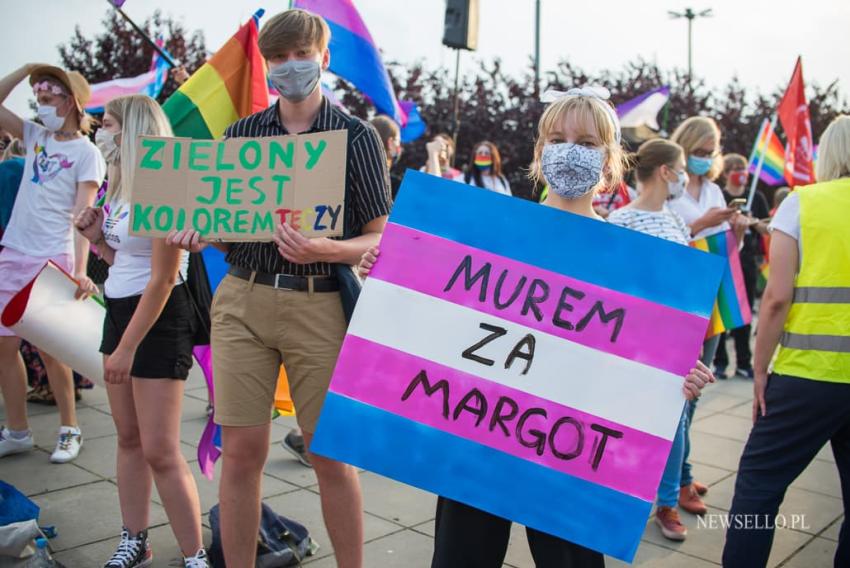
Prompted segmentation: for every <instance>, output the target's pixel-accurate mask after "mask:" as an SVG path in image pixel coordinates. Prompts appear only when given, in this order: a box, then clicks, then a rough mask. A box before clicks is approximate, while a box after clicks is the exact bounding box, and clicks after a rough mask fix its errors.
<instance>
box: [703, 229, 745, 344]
mask: <svg viewBox="0 0 850 568" xmlns="http://www.w3.org/2000/svg"><path fill="white" fill-rule="evenodd" d="M691 246H692V247H694V248H695V249H697V250H701V251H703V252H710V253H712V254H716V255H719V256H722V257H724V259H725V260H726V268H725V270H724V272H723V279H722V280H721V281H720V291H719V292H718V294H717V301H716V302H715V303H714V309H713V310H712V312H711V321H710V322H709V324H708V332H707V333H706V335H705V337H706V339H707V338H709V337H714V336H715V335H719V334H721V333H723V332H724V331H729V330H730V329H735V328H738V327H742V326H745V325H747V324H748V323H750V322H751V321H752V319H753V313H752V311H751V309H750V302H749V300H747V289H746V287H745V286H744V273H743V271H742V270H741V257H740V256H739V255H738V240H737V239H736V238H735V234H734V233H733V232H732V231H731V230H730V231H726V232H723V233H717V234H716V235H711V236H710V237H706V238H704V239H699V240H697V241H693V242H692V243H691Z"/></svg>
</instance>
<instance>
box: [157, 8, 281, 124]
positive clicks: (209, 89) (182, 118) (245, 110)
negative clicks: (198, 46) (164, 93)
mask: <svg viewBox="0 0 850 568" xmlns="http://www.w3.org/2000/svg"><path fill="white" fill-rule="evenodd" d="M262 15H263V10H258V11H257V13H256V14H254V16H253V17H252V18H251V19H250V20H248V22H247V23H246V24H245V25H243V26H242V27H241V28H239V31H237V32H236V33H235V34H234V35H233V36H232V37H231V38H230V39H229V40H228V41H227V43H225V44H224V45H223V46H222V47H221V49H219V50H218V51H217V52H216V53H215V55H213V56H212V57H211V58H210V59H209V60H208V61H207V62H206V63H204V65H202V66H201V68H200V69H198V70H197V71H195V73H194V74H192V76H191V77H189V80H188V81H186V82H185V83H183V85H182V86H181V87H180V89H179V90H177V92H175V93H174V94H173V95H171V96H170V97H169V98H168V100H167V101H165V104H163V105H162V108H163V109H164V110H165V114H166V115H168V118H169V120H170V121H171V126H172V127H173V128H174V135H175V136H186V137H189V138H219V137H221V135H222V134H224V129H225V128H227V127H228V126H229V125H230V124H232V123H233V122H236V121H237V120H238V119H240V118H243V117H246V116H248V115H250V114H253V113H255V112H258V111H261V110H263V109H265V108H267V107H268V105H269V91H268V87H267V86H266V63H265V60H264V59H263V56H262V55H261V54H260V49H259V47H258V46H257V33H258V32H257V28H258V23H257V22H258V20H259V19H260V18H261V17H262Z"/></svg>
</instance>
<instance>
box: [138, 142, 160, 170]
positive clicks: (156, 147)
mask: <svg viewBox="0 0 850 568" xmlns="http://www.w3.org/2000/svg"><path fill="white" fill-rule="evenodd" d="M163 148H165V140H157V139H151V138H142V149H144V150H147V151H146V152H145V154H144V155H143V156H142V161H141V162H139V167H140V168H142V169H143V170H161V169H162V160H159V159H157V158H156V154H158V153H159V152H160V151H162V149H163Z"/></svg>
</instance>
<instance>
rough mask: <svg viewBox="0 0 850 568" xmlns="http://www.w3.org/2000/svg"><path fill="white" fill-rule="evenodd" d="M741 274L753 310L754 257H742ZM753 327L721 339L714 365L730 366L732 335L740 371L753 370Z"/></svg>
mask: <svg viewBox="0 0 850 568" xmlns="http://www.w3.org/2000/svg"><path fill="white" fill-rule="evenodd" d="M741 272H742V274H743V276H744V287H745V288H746V290H747V301H748V302H749V303H750V308H751V309H752V307H753V304H754V302H755V300H756V282H757V281H758V266H757V265H756V259H755V257H754V256H750V255H744V254H742V255H741ZM752 331H753V330H752V326H751V325H749V324H747V325H745V326H743V327H739V328H736V329H733V330H732V331H729V332H726V333H724V334H723V335H722V336H721V337H720V344H719V345H718V346H717V353H716V354H715V356H714V365H715V366H716V367H719V368H726V367H728V366H729V355H728V354H727V352H726V338H727V337H728V336H729V335H731V336H732V338H733V339H734V340H735V359H736V360H737V361H738V368H739V369H752V368H753V360H752V359H753V354H752V351H751V350H750V336H751V335H752Z"/></svg>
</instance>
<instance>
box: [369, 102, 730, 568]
mask: <svg viewBox="0 0 850 568" xmlns="http://www.w3.org/2000/svg"><path fill="white" fill-rule="evenodd" d="M547 95H549V96H548V97H547ZM544 98H548V100H549V101H553V102H552V104H551V105H549V107H548V108H547V109H546V111H545V112H544V113H543V116H542V117H541V119H540V124H539V132H538V139H537V143H536V144H535V149H534V161H533V162H532V164H531V177H532V179H534V181H535V182H536V183H538V184H543V183H546V184H548V185H549V187H550V189H551V190H550V191H549V193H548V195H547V197H546V199H545V200H544V201H543V205H545V206H547V207H553V208H555V209H560V210H562V211H567V212H569V213H573V214H575V215H580V216H582V217H587V218H590V219H595V220H598V221H600V222H605V220H604V219H602V218H601V217H600V216H599V215H597V214H596V212H595V211H594V209H593V197H594V195H595V194H596V193H597V192H599V191H601V190H602V189H603V188H605V187H616V186H617V184H618V183H619V182H620V180H621V178H622V175H623V170H624V169H625V157H624V155H623V149H622V146H621V144H620V142H621V134H620V126H619V121H618V120H617V118H616V114H615V111H614V108H613V107H612V106H611V105H610V104H609V103H608V101H607V98H608V91H607V90H605V89H597V88H593V87H584V88H581V89H570V90H569V91H568V92H567V93H556V92H547V93H546V94H544ZM568 246H592V245H589V244H587V243H568ZM377 258H378V249H376V248H371V249H369V250H368V251H366V253H365V254H364V255H363V258H362V259H361V261H360V265H359V272H360V275H361V276H363V277H365V276H367V275H368V274H369V272H370V270H371V268H372V267H373V266H374V264H375V262H376V261H377ZM713 381H714V377H713V375H712V374H711V371H710V370H709V369H708V368H707V367H705V366H704V365H702V364H701V363H699V362H697V363H696V366H695V368H694V369H693V370H692V371H691V372H690V373H689V374H688V376H687V377H686V379H685V383H684V387H683V388H684V394H685V396H686V397H687V398H689V399H691V398H696V397H697V396H699V393H700V391H701V389H702V388H703V387H704V386H705V385H706V384H708V383H709V382H713ZM554 506H560V507H565V508H569V507H570V503H557V504H556V505H554ZM581 514H582V511H580V510H577V511H576V512H575V515H577V516H578V515H581ZM611 522H612V523H616V522H617V519H614V518H612V519H611ZM510 530H511V522H510V521H509V520H507V519H504V518H501V517H498V516H496V515H493V514H490V513H488V512H485V511H482V510H480V509H477V508H475V507H472V506H469V505H466V504H464V503H460V502H458V501H455V500H452V499H448V498H446V497H440V498H439V500H438V501H437V513H436V528H435V533H436V534H435V538H434V555H433V558H432V560H431V568H449V567H455V566H464V567H465V568H498V567H500V566H502V564H503V562H504V558H505V554H506V553H507V548H508V543H509V539H510ZM526 534H527V538H528V544H529V548H530V549H531V555H532V557H533V558H534V562H535V565H536V566H538V567H539V568H550V567H551V568H554V567H558V568H601V567H603V566H605V559H604V556H603V555H602V554H601V553H600V552H597V551H595V550H591V549H589V548H586V547H584V546H581V545H579V544H576V543H574V542H569V541H567V540H564V539H562V538H558V537H555V536H552V535H550V534H548V533H544V532H542V531H539V530H535V529H533V528H526Z"/></svg>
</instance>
